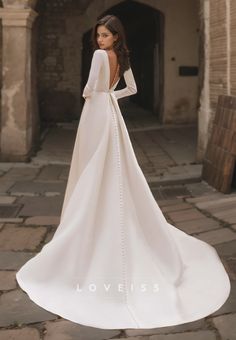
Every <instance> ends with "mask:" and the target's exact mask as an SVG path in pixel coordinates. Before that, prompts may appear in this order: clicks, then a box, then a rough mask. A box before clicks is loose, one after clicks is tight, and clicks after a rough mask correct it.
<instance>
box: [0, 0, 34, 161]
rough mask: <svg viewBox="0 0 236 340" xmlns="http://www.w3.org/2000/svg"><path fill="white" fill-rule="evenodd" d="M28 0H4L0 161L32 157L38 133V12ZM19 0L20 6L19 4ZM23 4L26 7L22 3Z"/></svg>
mask: <svg viewBox="0 0 236 340" xmlns="http://www.w3.org/2000/svg"><path fill="white" fill-rule="evenodd" d="M26 2H27V1H26V0H23V1H22V0H19V1H18V2H17V0H3V5H4V8H1V9H0V17H1V19H2V93H1V97H2V98H1V161H26V160H28V159H29V156H30V154H31V150H32V147H33V143H34V139H35V137H36V135H38V130H39V124H38V118H36V117H34V114H37V112H36V113H35V112H33V111H34V105H33V103H34V100H33V95H35V93H36V91H35V89H34V88H33V87H34V86H35V85H34V84H35V82H33V81H32V78H33V77H32V74H31V73H32V57H31V31H32V24H33V22H34V20H35V18H36V17H37V15H38V14H37V13H36V12H35V11H34V10H33V9H31V8H28V7H29V6H27V3H26ZM18 3H19V6H18ZM22 4H24V6H22Z"/></svg>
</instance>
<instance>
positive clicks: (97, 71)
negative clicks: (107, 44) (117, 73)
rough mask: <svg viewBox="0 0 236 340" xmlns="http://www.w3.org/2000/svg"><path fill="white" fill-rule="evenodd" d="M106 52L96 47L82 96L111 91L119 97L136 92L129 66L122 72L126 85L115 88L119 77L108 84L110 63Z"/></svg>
mask: <svg viewBox="0 0 236 340" xmlns="http://www.w3.org/2000/svg"><path fill="white" fill-rule="evenodd" d="M108 58H109V57H108V54H107V52H106V51H105V50H103V49H97V50H95V51H94V53H93V58H92V62H91V67H90V71H89V77H88V81H87V83H86V85H85V87H84V90H83V94H82V96H83V97H84V98H87V97H90V96H91V95H92V93H93V92H113V93H114V94H115V97H116V98H117V99H118V98H121V97H125V96H129V95H132V94H135V93H136V92H137V86H136V82H135V79H134V76H133V72H132V70H131V67H130V68H129V69H128V70H126V71H125V72H124V79H125V83H126V87H125V88H123V89H121V90H116V91H115V88H116V86H117V84H118V83H119V81H120V78H119V79H118V80H117V81H116V82H115V83H114V84H113V85H112V87H111V88H109V86H110V64H109V59H108Z"/></svg>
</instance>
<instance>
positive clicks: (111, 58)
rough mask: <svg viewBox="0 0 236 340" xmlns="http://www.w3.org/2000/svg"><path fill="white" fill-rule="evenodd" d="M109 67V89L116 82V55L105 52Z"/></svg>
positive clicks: (117, 73) (117, 77)
mask: <svg viewBox="0 0 236 340" xmlns="http://www.w3.org/2000/svg"><path fill="white" fill-rule="evenodd" d="M107 55H108V60H109V66H110V83H109V84H110V86H109V87H110V88H111V87H112V86H113V85H114V84H115V83H116V82H117V81H118V79H119V78H120V77H119V67H120V65H119V64H118V60H117V55H116V53H115V52H114V51H107Z"/></svg>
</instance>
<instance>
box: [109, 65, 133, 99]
mask: <svg viewBox="0 0 236 340" xmlns="http://www.w3.org/2000/svg"><path fill="white" fill-rule="evenodd" d="M124 79H125V83H126V87H124V88H123V89H121V90H115V91H114V94H115V97H116V98H117V99H119V98H122V97H126V96H131V95H133V94H135V93H137V86H136V82H135V79H134V75H133V72H132V69H131V67H130V68H129V69H128V70H126V71H125V72H124Z"/></svg>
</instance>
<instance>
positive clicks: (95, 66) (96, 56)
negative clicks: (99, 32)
mask: <svg viewBox="0 0 236 340" xmlns="http://www.w3.org/2000/svg"><path fill="white" fill-rule="evenodd" d="M103 60H104V59H103V54H102V51H101V50H95V51H94V53H93V57H92V61H91V67H90V71H89V76H88V81H87V83H86V85H85V87H84V90H83V94H82V97H84V98H86V97H89V96H90V95H91V94H92V92H93V90H94V89H95V86H96V82H97V80H98V77H99V72H100V70H101V67H102V63H103Z"/></svg>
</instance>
